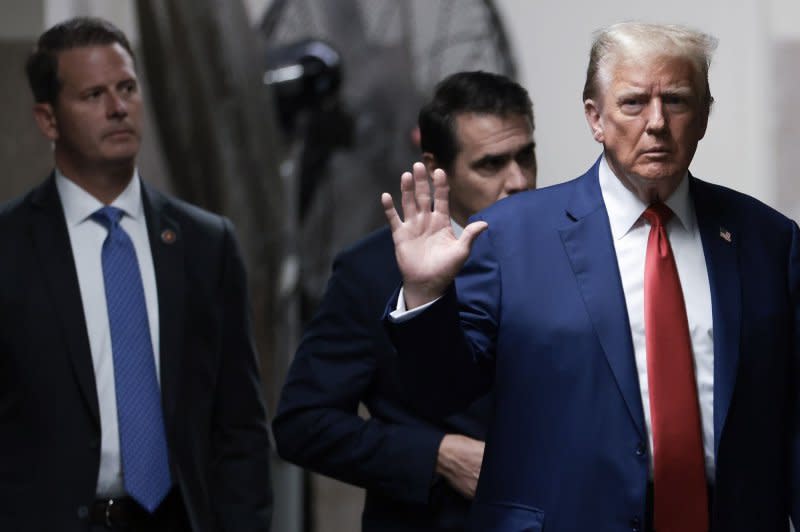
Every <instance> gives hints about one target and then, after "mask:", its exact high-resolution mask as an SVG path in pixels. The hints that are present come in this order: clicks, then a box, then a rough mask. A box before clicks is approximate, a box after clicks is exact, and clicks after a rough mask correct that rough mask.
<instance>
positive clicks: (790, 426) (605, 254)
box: [389, 165, 800, 532]
mask: <svg viewBox="0 0 800 532" xmlns="http://www.w3.org/2000/svg"><path fill="white" fill-rule="evenodd" d="M689 179H690V197H691V198H692V201H693V202H694V205H695V209H696V213H697V220H698V224H699V230H700V233H701V237H702V244H703V250H704V253H705V258H706V266H707V272H708V277H709V282H710V288H711V300H712V314H713V327H714V339H713V341H714V436H715V456H716V478H714V479H710V481H711V482H712V483H713V484H715V490H714V499H713V517H712V520H713V530H715V531H720V532H732V531H734V532H735V531H742V532H745V531H753V530H758V531H769V532H773V531H775V532H777V531H781V532H783V531H786V530H788V515H789V514H790V512H791V513H792V514H793V516H794V517H795V518H797V517H799V516H800V514H798V510H800V504H799V503H800V497H799V496H798V490H797V488H798V486H797V481H798V479H800V470H799V469H798V461H797V458H798V455H799V453H800V447H799V446H800V440H799V438H798V424H799V422H798V419H799V417H798V416H800V412H799V411H798V405H800V399H799V398H798V353H799V351H798V349H799V348H798V344H800V321H798V320H800V309H799V308H798V307H799V306H800V247H799V246H800V240H798V228H797V225H796V224H795V223H794V222H792V221H791V220H789V219H787V218H785V217H784V216H782V215H780V214H779V213H777V212H776V211H774V210H772V209H770V208H769V207H767V206H765V205H763V204H762V203H760V202H758V201H756V200H754V199H752V198H750V197H747V196H745V195H743V194H740V193H737V192H734V191H732V190H729V189H726V188H723V187H719V186H715V185H711V184H708V183H705V182H703V181H700V180H698V179H695V178H693V177H689ZM479 217H480V218H481V219H484V220H486V221H487V222H488V224H489V228H488V230H487V231H485V232H484V233H483V234H481V235H480V236H479V237H478V239H477V241H476V243H475V245H474V247H473V250H472V254H471V256H470V258H469V260H468V262H467V264H466V265H465V267H464V270H463V271H462V273H461V274H460V275H459V277H458V278H457V280H456V283H455V287H454V289H451V290H450V291H448V292H447V293H446V295H445V297H443V298H441V299H440V300H438V301H437V302H436V303H434V305H432V306H431V307H430V308H429V309H427V310H425V311H424V312H422V313H421V314H420V315H419V316H418V317H416V318H414V319H412V320H409V321H407V322H405V323H402V324H390V325H389V328H390V330H391V334H392V337H393V339H394V341H395V344H396V345H397V347H398V350H399V352H400V359H401V364H400V371H401V372H402V373H403V374H404V377H405V379H407V380H408V381H409V382H415V383H416V385H417V393H416V394H415V397H417V398H419V399H420V405H419V406H420V407H423V406H427V407H428V409H429V412H431V414H434V413H438V414H443V413H446V412H448V411H450V410H451V409H453V408H458V407H459V406H460V405H462V404H465V403H466V402H468V401H469V400H470V399H471V398H472V397H473V396H474V394H475V393H478V392H480V391H482V390H483V389H485V387H486V386H487V385H489V384H488V383H490V382H491V381H492V378H493V379H494V390H495V408H494V411H493V419H492V422H491V425H490V427H489V432H488V435H487V444H486V454H485V457H484V462H483V470H482V472H481V478H480V481H479V485H478V493H477V496H476V500H475V502H474V504H473V507H472V515H471V527H472V529H473V530H475V531H480V532H494V531H497V532H521V531H523V530H524V531H540V530H545V531H547V532H572V531H576V530H591V531H593V532H604V531H608V532H611V531H619V530H630V529H636V528H640V527H641V526H642V521H643V514H644V512H645V493H646V486H647V482H648V460H649V458H648V456H647V453H646V452H644V449H646V445H645V442H646V441H647V434H646V430H645V423H644V415H643V411H642V404H641V397H640V391H639V384H638V376H637V373H636V367H635V362H634V354H633V346H632V340H631V332H630V326H629V320H628V317H627V310H626V306H625V300H624V294H623V290H622V285H621V281H620V274H619V270H618V267H617V260H616V255H615V252H614V245H613V241H612V237H611V231H610V228H609V222H608V216H607V213H606V209H605V205H604V203H603V199H602V195H601V193H600V187H599V183H598V177H597V165H595V166H594V167H593V168H592V169H590V170H589V171H588V172H587V173H586V174H585V175H583V176H582V177H580V178H578V179H576V180H573V181H570V182H567V183H564V184H561V185H557V186H554V187H549V188H546V189H542V190H538V191H532V192H526V193H521V194H518V195H515V196H514V197H511V198H509V199H507V200H503V201H501V202H498V203H497V204H496V205H494V206H493V207H491V208H489V209H488V210H487V211H485V212H483V213H481V215H480V216H479ZM728 232H729V233H730V235H727V233H728ZM721 233H722V234H725V236H726V237H727V236H729V237H730V241H728V238H724V237H723V236H722V235H721ZM391 304H393V303H391ZM391 304H390V305H391ZM444 346H448V349H443V347H444ZM423 367H425V370H424V371H423V370H422V369H421V368H423ZM454 374H456V375H459V378H458V379H454V378H453V377H452V375H454ZM443 383H447V385H446V386H444V385H443ZM443 391H446V392H447V393H442V392H443Z"/></svg>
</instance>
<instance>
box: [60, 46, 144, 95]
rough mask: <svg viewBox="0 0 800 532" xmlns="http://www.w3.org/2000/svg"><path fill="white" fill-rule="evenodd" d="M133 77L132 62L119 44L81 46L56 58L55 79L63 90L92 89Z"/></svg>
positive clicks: (65, 51)
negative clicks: (81, 87)
mask: <svg viewBox="0 0 800 532" xmlns="http://www.w3.org/2000/svg"><path fill="white" fill-rule="evenodd" d="M135 77H136V70H135V67H134V64H133V58H132V57H131V55H130V54H129V53H128V51H127V50H125V48H124V47H123V46H122V45H120V44H119V43H113V44H107V45H96V46H81V47H76V48H70V49H68V50H64V51H62V52H60V53H59V54H58V79H59V80H60V81H61V83H62V84H64V85H65V86H69V85H74V86H91V85H95V84H104V83H110V82H114V81H118V80H119V79H122V78H135Z"/></svg>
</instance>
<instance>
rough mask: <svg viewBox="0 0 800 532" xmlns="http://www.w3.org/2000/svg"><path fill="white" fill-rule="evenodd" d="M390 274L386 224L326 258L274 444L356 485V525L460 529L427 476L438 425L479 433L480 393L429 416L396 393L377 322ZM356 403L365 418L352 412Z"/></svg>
mask: <svg viewBox="0 0 800 532" xmlns="http://www.w3.org/2000/svg"><path fill="white" fill-rule="evenodd" d="M399 282H400V273H399V271H398V269H397V263H396V261H395V258H394V245H393V243H392V236H391V233H390V232H389V230H388V229H382V230H380V231H377V232H375V233H373V234H372V235H370V236H369V237H367V238H365V239H364V240H362V241H361V242H359V243H357V244H355V246H353V247H352V248H350V249H348V250H347V251H344V252H343V253H341V254H340V255H339V256H338V257H337V258H336V260H335V262H334V266H333V274H332V276H331V278H330V280H329V282H328V286H327V289H326V292H325V295H324V297H323V300H322V302H321V304H320V306H319V309H318V311H317V313H316V315H315V316H314V318H313V320H312V321H311V322H310V324H309V325H308V327H307V329H306V331H305V334H304V336H303V339H302V342H301V343H300V346H299V348H298V350H297V353H296V354H295V357H294V360H293V362H292V365H291V368H290V370H289V374H288V376H287V379H286V383H285V385H284V388H283V391H282V394H281V398H280V402H279V404H278V410H277V414H276V417H275V420H274V421H273V432H274V434H275V439H276V442H277V448H278V453H279V454H280V455H281V456H282V457H283V458H285V459H287V460H289V461H291V462H294V463H296V464H298V465H300V466H302V467H305V468H308V469H311V470H313V471H316V472H319V473H322V474H324V475H328V476H331V477H334V478H337V479H339V480H342V481H344V482H348V483H351V484H355V485H358V486H362V487H364V488H366V489H367V499H366V504H365V508H364V514H363V530H364V531H365V532H366V531H376V532H377V531H423V530H424V531H434V530H462V529H463V526H464V523H465V521H466V516H467V511H468V508H469V502H468V501H467V500H465V499H464V498H462V497H461V496H459V495H458V494H457V493H456V492H455V491H453V490H452V489H451V488H450V486H449V485H448V484H447V483H446V482H445V481H444V480H443V479H437V478H435V467H436V456H437V452H438V448H439V443H440V442H441V439H442V437H443V436H444V434H445V433H448V432H456V433H460V434H465V435H467V436H470V437H472V438H476V439H480V440H483V439H484V436H485V429H486V418H487V414H488V411H489V405H488V401H489V399H488V398H483V399H482V400H481V401H479V402H477V403H476V404H474V405H472V406H471V407H470V408H469V409H467V411H466V412H462V413H460V414H456V415H453V416H450V417H448V418H446V419H444V420H439V421H432V420H430V419H426V418H424V417H423V416H421V415H419V414H417V413H415V412H413V411H412V410H411V409H410V408H409V406H408V404H407V403H406V402H404V401H403V399H402V397H403V396H404V393H403V391H402V390H401V389H400V388H399V384H398V381H397V377H396V357H395V356H394V349H393V348H392V346H391V344H390V343H389V339H388V337H387V336H386V332H385V330H384V329H383V326H382V323H381V316H382V313H383V309H384V307H385V305H386V300H387V298H388V297H389V295H390V294H391V293H392V292H393V291H394V290H395V288H396V287H397V285H398V284H399ZM359 403H363V404H364V405H366V407H367V409H368V410H369V414H370V417H369V419H368V420H364V419H362V418H361V417H359V415H358V413H357V412H358V406H359Z"/></svg>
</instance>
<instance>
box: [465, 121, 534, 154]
mask: <svg viewBox="0 0 800 532" xmlns="http://www.w3.org/2000/svg"><path fill="white" fill-rule="evenodd" d="M455 133H456V139H457V140H458V145H459V147H460V151H468V150H470V151H471V150H481V149H490V148H494V147H503V146H508V147H509V148H510V147H513V145H515V144H524V143H528V142H530V141H531V138H532V137H533V127H532V124H531V122H530V120H529V119H528V117H527V116H524V115H517V114H511V115H495V114H483V113H459V114H457V115H456V117H455Z"/></svg>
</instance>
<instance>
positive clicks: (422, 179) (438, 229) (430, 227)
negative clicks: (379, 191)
mask: <svg viewBox="0 0 800 532" xmlns="http://www.w3.org/2000/svg"><path fill="white" fill-rule="evenodd" d="M432 181H433V187H432V188H433V209H430V208H429V207H428V206H429V205H431V186H430V185H429V184H428V176H427V172H426V170H425V167H424V165H422V163H416V164H414V167H413V175H412V174H411V173H409V172H406V173H404V174H403V175H402V176H401V178H400V189H401V192H402V206H403V213H404V214H405V220H404V221H403V220H401V219H400V216H399V215H398V214H397V211H396V210H395V208H394V203H393V202H392V198H391V196H390V195H389V194H384V195H383V196H382V197H381V202H382V203H383V207H384V211H385V213H386V217H387V219H388V221H389V225H390V226H391V229H392V238H393V239H394V244H395V254H396V256H397V264H398V266H399V268H400V273H401V274H402V276H403V287H404V294H405V299H406V305H407V307H408V308H414V307H416V306H419V305H422V304H425V303H427V302H429V301H432V300H434V299H436V298H437V297H439V296H441V295H442V293H444V290H445V289H446V288H447V287H448V285H449V284H450V283H451V282H452V281H453V279H455V276H456V275H457V274H458V271H459V270H460V269H461V266H462V265H463V264H464V262H465V261H466V260H467V257H468V256H469V252H470V249H471V247H472V242H473V241H474V239H475V237H476V236H477V235H478V234H479V233H480V232H481V231H483V230H484V229H485V228H486V224H485V223H484V222H475V223H472V224H470V225H468V226H467V227H465V228H464V233H463V234H462V235H461V238H456V237H455V235H454V234H453V229H452V226H451V224H450V213H449V206H448V193H449V187H448V185H447V179H446V176H445V175H444V172H443V171H442V170H438V169H437V170H435V171H434V172H433V176H432Z"/></svg>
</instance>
